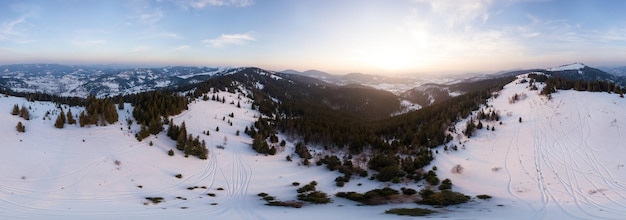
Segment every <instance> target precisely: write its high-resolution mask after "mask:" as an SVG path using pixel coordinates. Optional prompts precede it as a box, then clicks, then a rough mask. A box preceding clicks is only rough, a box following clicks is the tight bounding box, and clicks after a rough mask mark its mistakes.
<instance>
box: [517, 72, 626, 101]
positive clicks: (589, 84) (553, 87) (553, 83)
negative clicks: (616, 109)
mask: <svg viewBox="0 0 626 220" xmlns="http://www.w3.org/2000/svg"><path fill="white" fill-rule="evenodd" d="M528 77H529V78H531V80H534V81H535V82H545V83H546V86H544V87H543V89H542V90H541V93H540V94H542V95H547V96H549V95H550V94H552V93H555V92H556V91H557V90H571V89H573V90H576V91H588V92H607V93H615V94H619V95H620V97H624V88H622V86H620V85H619V84H617V83H614V82H612V81H608V80H593V81H585V80H571V79H565V78H561V77H548V76H546V75H543V74H534V73H532V74H529V75H528ZM529 83H531V84H532V81H531V82H529Z"/></svg>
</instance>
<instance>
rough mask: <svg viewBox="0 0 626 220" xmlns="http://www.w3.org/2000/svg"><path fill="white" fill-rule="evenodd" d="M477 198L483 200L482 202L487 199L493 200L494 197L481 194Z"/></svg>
mask: <svg viewBox="0 0 626 220" xmlns="http://www.w3.org/2000/svg"><path fill="white" fill-rule="evenodd" d="M476 198H478V199H482V200H487V199H491V198H492V197H491V196H490V195H486V194H481V195H477V196H476Z"/></svg>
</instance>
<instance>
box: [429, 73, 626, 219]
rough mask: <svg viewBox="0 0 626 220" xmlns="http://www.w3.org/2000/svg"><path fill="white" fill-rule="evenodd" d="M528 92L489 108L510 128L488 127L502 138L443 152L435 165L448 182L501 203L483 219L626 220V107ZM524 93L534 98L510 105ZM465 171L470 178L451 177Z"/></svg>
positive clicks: (486, 135) (505, 95)
mask: <svg viewBox="0 0 626 220" xmlns="http://www.w3.org/2000/svg"><path fill="white" fill-rule="evenodd" d="M519 80H520V79H518V80H517V81H516V82H519ZM527 86H528V83H523V84H516V83H512V84H509V85H507V86H506V87H505V89H504V90H503V91H502V92H501V94H500V95H499V96H498V98H495V99H492V100H490V101H489V104H488V105H490V106H491V107H490V109H495V110H497V111H499V112H500V113H501V116H502V120H501V121H502V122H503V124H502V125H499V124H497V123H494V122H489V123H486V124H485V126H486V125H489V126H490V127H493V126H495V131H487V130H485V129H482V130H478V132H477V134H476V135H475V136H474V137H471V138H469V139H468V138H466V137H464V136H462V135H457V136H456V138H455V140H454V141H453V144H456V145H458V148H459V150H458V151H453V150H450V151H448V152H445V153H444V152H443V151H442V150H441V149H440V151H441V152H442V153H440V154H439V155H438V157H437V158H436V160H435V164H434V165H436V166H438V168H439V169H440V170H443V172H440V173H439V176H440V178H450V179H451V180H452V182H453V184H454V185H455V187H454V189H455V190H458V191H462V192H465V193H467V194H470V195H476V194H488V195H491V196H493V197H494V198H493V199H492V202H494V203H495V204H498V205H501V206H500V207H495V206H496V205H493V204H492V205H491V206H493V207H494V208H489V207H487V208H489V210H490V212H491V213H489V214H486V215H484V216H481V217H480V219H498V218H500V217H499V216H502V215H506V216H507V219H623V218H624V214H625V213H626V168H624V164H625V163H626V162H625V161H624V159H623V155H624V154H626V144H625V143H624V142H623V141H622V140H623V137H624V136H626V130H624V129H623V128H624V127H626V117H625V116H624V114H623V110H624V109H626V100H625V99H623V98H619V96H618V95H616V94H607V93H589V92H575V91H559V92H558V93H556V94H553V96H552V97H553V99H552V100H548V99H547V98H546V97H544V96H539V95H538V94H537V92H536V91H529V89H528V88H527ZM522 93H525V94H526V95H527V96H526V98H524V99H522V100H520V101H517V102H515V103H509V98H510V97H512V96H513V95H514V94H522ZM520 117H521V118H522V122H521V123H520V122H519V121H518V120H519V118H520ZM462 125H465V121H464V122H461V123H459V124H458V126H457V131H461V130H462V128H463V126H462ZM457 164H458V165H461V166H462V167H464V168H465V169H464V172H463V173H462V174H453V173H452V172H450V171H451V169H452V167H453V166H455V165H457ZM482 205H485V204H482Z"/></svg>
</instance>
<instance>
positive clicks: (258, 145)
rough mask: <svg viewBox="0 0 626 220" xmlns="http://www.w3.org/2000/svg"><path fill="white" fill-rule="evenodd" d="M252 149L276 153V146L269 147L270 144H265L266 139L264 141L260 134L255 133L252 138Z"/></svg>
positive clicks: (270, 153) (263, 152)
mask: <svg viewBox="0 0 626 220" xmlns="http://www.w3.org/2000/svg"><path fill="white" fill-rule="evenodd" d="M252 149H254V151H256V152H258V153H261V154H269V155H274V154H276V148H275V147H274V146H272V147H270V145H269V144H267V141H265V138H263V136H262V135H261V134H257V135H255V136H254V140H253V141H252Z"/></svg>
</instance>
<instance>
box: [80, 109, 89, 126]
mask: <svg viewBox="0 0 626 220" xmlns="http://www.w3.org/2000/svg"><path fill="white" fill-rule="evenodd" d="M88 120H89V119H88V118H87V115H85V111H81V112H80V115H79V116H78V124H80V127H85V125H86V124H88V123H87V122H88Z"/></svg>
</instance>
